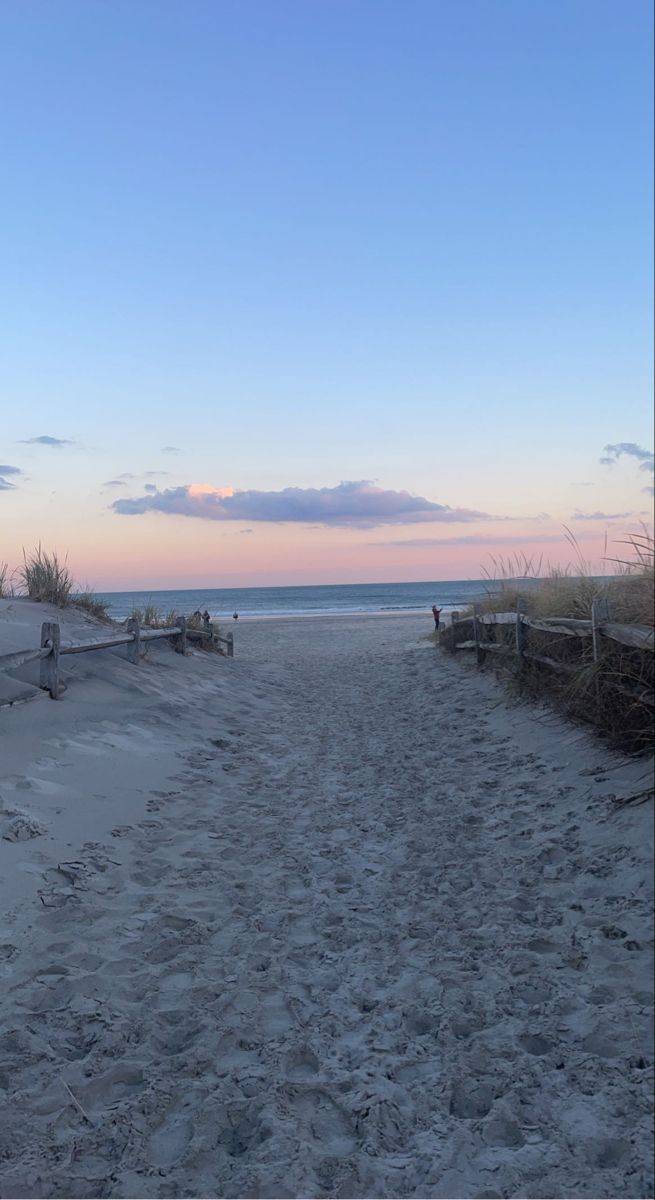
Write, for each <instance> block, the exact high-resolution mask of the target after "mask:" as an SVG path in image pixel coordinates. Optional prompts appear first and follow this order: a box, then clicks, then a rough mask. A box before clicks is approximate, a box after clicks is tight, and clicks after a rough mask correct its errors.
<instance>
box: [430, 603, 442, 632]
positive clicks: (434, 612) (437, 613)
mask: <svg viewBox="0 0 655 1200" xmlns="http://www.w3.org/2000/svg"><path fill="white" fill-rule="evenodd" d="M432 616H433V617H434V628H435V630H436V629H438V628H439V618H440V616H441V609H440V608H437V606H436V604H433V605H432Z"/></svg>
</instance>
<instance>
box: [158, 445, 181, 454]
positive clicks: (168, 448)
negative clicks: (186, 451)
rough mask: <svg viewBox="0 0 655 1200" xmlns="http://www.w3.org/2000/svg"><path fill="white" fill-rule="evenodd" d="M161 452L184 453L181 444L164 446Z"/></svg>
mask: <svg viewBox="0 0 655 1200" xmlns="http://www.w3.org/2000/svg"><path fill="white" fill-rule="evenodd" d="M161 452H162V454H181V453H182V451H181V450H180V447H179V446H162V448H161Z"/></svg>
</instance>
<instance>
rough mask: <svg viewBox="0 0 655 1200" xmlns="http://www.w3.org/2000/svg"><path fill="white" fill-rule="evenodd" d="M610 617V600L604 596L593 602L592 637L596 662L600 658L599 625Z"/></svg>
mask: <svg viewBox="0 0 655 1200" xmlns="http://www.w3.org/2000/svg"><path fill="white" fill-rule="evenodd" d="M609 619H610V606H609V601H607V600H606V599H605V598H604V597H603V598H600V597H599V598H598V599H596V600H592V602H591V638H592V642H593V647H594V662H598V659H599V658H600V636H599V626H600V625H602V624H603V621H609Z"/></svg>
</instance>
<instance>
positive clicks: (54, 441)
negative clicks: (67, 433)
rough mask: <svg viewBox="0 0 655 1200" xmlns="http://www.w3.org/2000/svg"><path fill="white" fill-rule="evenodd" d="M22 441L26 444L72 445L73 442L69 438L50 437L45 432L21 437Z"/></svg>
mask: <svg viewBox="0 0 655 1200" xmlns="http://www.w3.org/2000/svg"><path fill="white" fill-rule="evenodd" d="M21 442H22V444H23V445H25V446H56V447H60V446H72V445H73V443H72V442H71V441H70V440H69V439H68V438H56V437H50V436H49V434H47V433H43V434H41V437H33V438H21Z"/></svg>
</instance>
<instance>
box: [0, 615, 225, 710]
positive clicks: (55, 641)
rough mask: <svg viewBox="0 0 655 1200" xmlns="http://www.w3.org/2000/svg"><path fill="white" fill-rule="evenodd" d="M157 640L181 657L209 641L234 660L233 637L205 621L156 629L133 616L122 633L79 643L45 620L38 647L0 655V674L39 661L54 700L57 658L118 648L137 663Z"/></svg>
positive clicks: (42, 684) (183, 621) (57, 685)
mask: <svg viewBox="0 0 655 1200" xmlns="http://www.w3.org/2000/svg"><path fill="white" fill-rule="evenodd" d="M160 638H173V639H174V641H175V650H176V651H177V652H178V653H179V654H184V653H185V652H186V648H187V640H188V639H191V640H194V639H197V640H199V641H203V639H204V640H209V641H210V642H212V643H214V644H216V643H219V642H220V643H221V644H222V645H224V646H226V648H227V649H226V654H227V657H228V658H234V634H233V633H228V635H227V637H221V636H220V634H219V633H218V632H217V631H216V630H215V628H214V626H213V625H212V623H211V621H206V622H205V623H204V626H203V628H202V629H197V628H194V627H191V628H189V625H188V622H187V619H186V617H182V618H181V619H180V621H179V623H178V624H177V625H166V626H163V627H161V628H158V629H150V628H147V627H146V628H141V626H140V625H139V623H138V621H137V620H136V619H135V618H134V617H130V619H129V620H128V622H127V629H126V631H125V633H118V632H117V633H115V634H112V635H109V636H102V637H95V638H86V639H84V640H81V641H73V640H70V641H65V642H62V640H61V629H60V626H59V625H58V623H57V622H56V621H45V622H44V623H43V625H42V626H41V646H40V647H39V648H38V649H37V648H32V649H29V650H17V651H14V652H13V653H12V654H2V655H0V671H15V670H17V669H18V668H19V667H23V666H25V665H26V664H27V663H30V662H40V664H41V665H40V687H41V688H42V689H43V690H44V691H47V692H49V693H50V696H51V697H52V699H53V700H57V699H58V698H59V695H60V692H61V691H62V687H61V679H60V677H59V659H60V658H61V657H62V656H63V655H66V654H85V653H87V652H88V651H90V650H113V649H114V648H115V647H118V646H127V648H128V650H127V657H128V660H129V661H130V662H133V663H135V664H138V662H139V660H140V658H141V645H142V643H143V642H154V641H156V640H158V639H160Z"/></svg>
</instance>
